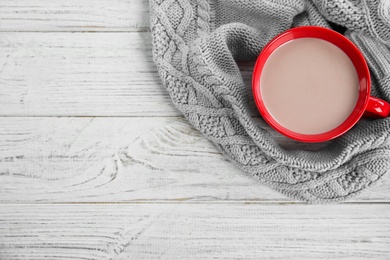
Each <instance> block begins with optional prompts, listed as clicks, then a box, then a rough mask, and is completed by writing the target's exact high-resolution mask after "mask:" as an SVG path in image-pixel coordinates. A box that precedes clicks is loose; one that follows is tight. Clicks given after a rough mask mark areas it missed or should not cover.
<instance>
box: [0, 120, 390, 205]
mask: <svg viewBox="0 0 390 260" xmlns="http://www.w3.org/2000/svg"><path fill="white" fill-rule="evenodd" d="M259 124H262V123H261V122H260V121H259ZM263 124H264V123H263ZM272 133H273V134H274V136H275V138H276V139H277V140H279V142H280V143H283V145H285V146H289V147H290V148H293V147H295V148H296V147H297V145H298V144H297V143H296V142H293V141H288V139H287V138H285V137H282V136H281V135H278V134H276V133H275V132H272ZM389 187H390V182H389V178H384V180H383V182H382V183H380V184H378V185H377V186H374V187H372V188H370V189H369V190H367V191H366V192H364V193H363V194H361V195H360V196H359V197H358V198H356V200H355V201H382V202H386V201H389V200H390V195H389V193H388V189H389ZM0 193H1V196H0V201H2V202H3V203H20V202H28V203H31V202H37V203H41V202H123V201H151V200H152V201H153V200H158V201H166V200H172V201H190V200H193V201H213V200H218V201H220V200H228V201H236V200H245V201H291V200H290V199H288V198H286V197H285V196H283V195H281V194H279V193H278V192H275V191H273V190H271V189H270V188H268V187H266V186H264V185H262V184H261V183H259V182H258V181H256V180H255V179H254V178H252V177H249V176H247V175H246V174H244V173H243V172H242V171H241V170H239V169H237V168H236V167H235V166H233V165H232V164H231V163H230V162H229V161H228V160H227V159H226V158H224V156H223V155H222V154H221V153H220V152H219V151H218V150H217V149H216V148H215V147H214V145H212V144H211V143H210V142H209V141H207V140H206V139H205V138H204V137H203V136H202V135H201V134H200V133H199V132H198V131H196V130H194V129H193V128H192V127H191V126H190V125H189V124H188V123H187V122H186V121H185V120H184V119H182V118H8V117H7V118H0Z"/></svg>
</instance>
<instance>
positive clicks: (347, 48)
mask: <svg viewBox="0 0 390 260" xmlns="http://www.w3.org/2000/svg"><path fill="white" fill-rule="evenodd" d="M300 38H316V39H321V40H325V41H327V42H330V43H332V44H333V45H335V46H337V47H338V48H339V49H341V50H342V51H343V52H344V53H345V54H346V55H347V56H348V57H349V59H350V60H351V61H352V63H353V65H354V67H355V69H356V72H357V74H358V77H359V96H358V101H357V102H356V105H355V107H354V109H353V111H352V112H351V114H350V115H349V116H348V118H347V119H346V120H345V121H344V122H343V123H341V124H340V125H339V126H338V127H336V128H334V129H332V130H330V131H327V132H324V133H319V134H302V133H298V132H294V131H292V130H289V129H288V128H286V127H284V126H282V125H281V124H279V123H278V122H277V121H276V120H275V119H274V118H273V117H272V115H271V114H270V113H269V111H268V110H267V108H266V106H265V105H264V102H263V98H262V94H261V89H260V88H261V86H260V78H261V73H262V71H263V68H264V65H265V63H266V61H267V59H268V58H269V56H270V55H271V54H272V53H273V52H274V51H275V50H276V49H278V48H279V47H280V46H281V45H283V44H284V43H287V42H289V41H292V40H296V39H300ZM370 86H371V78H370V72H369V69H368V65H367V62H366V60H365V58H364V56H363V54H362V52H361V51H360V50H359V49H358V48H357V47H356V45H355V44H354V43H353V42H352V41H350V40H349V39H348V38H347V37H345V36H344V35H342V34H340V33H338V32H336V31H333V30H331V29H327V28H324V27H319V26H302V27H296V28H292V29H289V30H287V31H285V32H283V33H281V34H279V35H277V36H276V37H274V38H273V39H272V40H271V41H270V42H269V43H268V44H267V45H266V46H265V47H264V48H263V50H262V51H261V53H260V55H259V56H258V58H257V60H256V63H255V66H254V70H253V76H252V91H253V96H254V101H255V104H256V107H257V109H258V110H259V112H260V114H261V115H262V117H263V118H264V120H265V121H266V122H267V123H268V124H269V125H270V126H271V127H272V128H274V129H275V130H277V131H278V132H280V133H281V134H283V135H285V136H287V137H290V138H292V139H294V140H297V141H301V142H325V141H329V140H332V139H334V138H336V137H339V136H340V135H342V134H344V133H345V132H347V131H348V130H350V129H351V128H352V127H353V126H354V125H355V124H356V123H357V122H358V121H359V120H360V118H361V117H362V116H363V113H364V111H365V109H366V107H367V105H368V100H369V97H370Z"/></svg>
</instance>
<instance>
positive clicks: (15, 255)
mask: <svg viewBox="0 0 390 260" xmlns="http://www.w3.org/2000/svg"><path fill="white" fill-rule="evenodd" d="M389 230H390V208H389V207H388V205H383V204H377V205H376V204H371V205H370V204H368V205H353V204H344V205H333V206H323V205H318V206H306V205H262V204H250V205H243V204H235V203H228V204H130V205H109V204H104V205H99V204H95V205H66V204H65V205H64V204H63V205H1V206H0V256H1V259H3V260H11V259H18V260H20V259H29V260H33V259H96V260H97V259H180V260H183V259H283V260H284V259H297V260H301V259H350V260H357V259H364V260H366V259H376V260H379V259H389V258H390V247H389V243H390V232H389Z"/></svg>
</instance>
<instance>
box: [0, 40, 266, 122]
mask: <svg viewBox="0 0 390 260" xmlns="http://www.w3.org/2000/svg"><path fill="white" fill-rule="evenodd" d="M151 48H152V47H151V37H150V33H0V86H1V95H0V115H1V116H177V115H180V112H179V111H177V110H176V109H175V108H174V106H173V105H172V102H171V99H170V97H169V95H168V93H167V91H166V90H165V88H164V87H163V86H162V84H161V81H160V78H159V76H158V73H157V68H156V67H155V65H154V63H153V61H152V49H151ZM252 65H253V64H252V63H251V62H247V63H242V64H241V67H242V70H243V76H244V78H245V81H246V83H247V84H246V85H247V87H248V91H249V93H251V92H250V79H251V71H252ZM250 96H251V95H250ZM249 106H250V108H251V110H252V112H253V115H258V112H257V110H256V109H255V105H254V103H253V99H250V103H249Z"/></svg>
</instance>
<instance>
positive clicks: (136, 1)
mask: <svg viewBox="0 0 390 260" xmlns="http://www.w3.org/2000/svg"><path fill="white" fill-rule="evenodd" d="M148 28H149V1H148V0H83V1H78V0H67V1H62V0H1V2H0V31H145V30H148Z"/></svg>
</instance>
